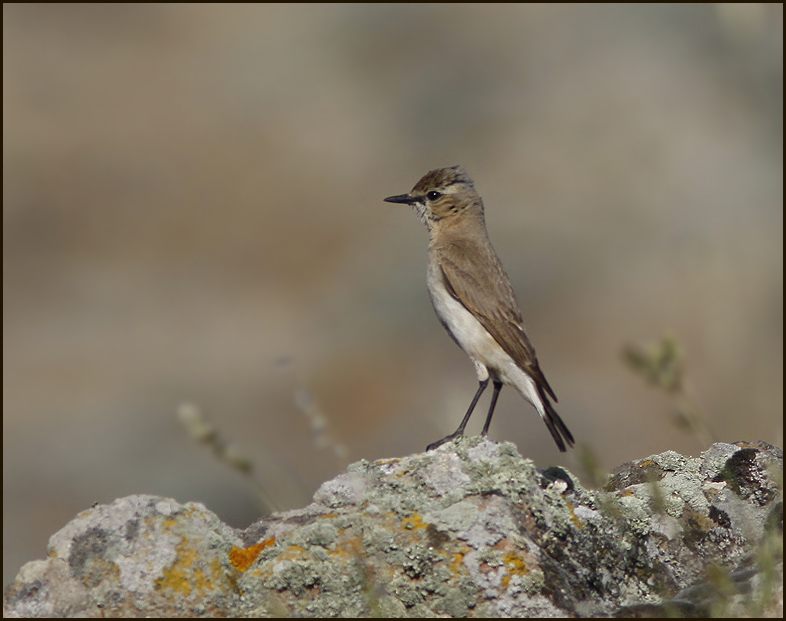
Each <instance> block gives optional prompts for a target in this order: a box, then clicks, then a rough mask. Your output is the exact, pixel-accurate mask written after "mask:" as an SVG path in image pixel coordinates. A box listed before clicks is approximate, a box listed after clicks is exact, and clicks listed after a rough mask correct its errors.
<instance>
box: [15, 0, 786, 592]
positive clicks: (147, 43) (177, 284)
mask: <svg viewBox="0 0 786 621" xmlns="http://www.w3.org/2000/svg"><path fill="white" fill-rule="evenodd" d="M782 11H783V9H782V5H761V4H746V5H711V4H707V5H685V4H680V5H635V6H631V5H613V6H598V5H534V6H531V5H504V6H494V5H478V6H472V5H427V6H418V5H406V6H403V5H374V6H368V5H318V6H308V5H306V6H303V5H295V6H266V5H261V6H225V5H221V6H205V5H165V6H163V5H133V6H131V5H126V6H122V5H121V6H115V5H112V6H108V5H104V6H102V5H83V6H73V5H70V6H69V5H51V6H41V5H38V6H37V5H4V7H3V294H4V297H3V331H4V341H3V406H4V416H3V432H4V433H3V468H4V470H3V473H4V476H3V491H4V496H3V513H4V520H3V545H4V554H3V557H4V559H3V560H4V564H3V572H4V573H3V580H4V583H7V582H8V581H9V580H11V579H12V578H13V576H14V573H15V572H16V571H17V570H18V569H19V567H20V565H21V564H22V563H23V562H25V561H27V560H31V559H33V558H41V557H43V556H44V555H45V554H46V543H47V537H48V535H49V534H51V533H53V532H54V531H55V530H57V529H58V528H60V527H62V526H63V525H64V524H65V523H66V522H67V521H68V520H69V519H71V518H72V517H73V516H74V515H75V514H76V513H77V512H79V511H81V510H83V509H85V508H87V507H89V506H90V504H91V503H93V502H95V501H98V502H110V501H112V500H113V499H114V498H117V497H120V496H124V495H127V494H132V493H140V492H145V493H153V494H161V495H166V496H173V497H175V498H176V499H178V500H179V501H182V502H185V501H189V500H194V501H201V502H204V503H205V504H206V505H207V506H208V507H209V508H211V509H213V510H214V511H216V512H217V513H218V514H219V515H220V516H221V517H222V518H224V519H225V520H226V521H228V522H229V523H230V524H233V525H236V526H246V525H248V524H249V523H250V522H251V521H252V520H253V519H254V518H255V517H257V516H258V507H257V504H256V503H255V499H254V493H253V490H252V489H251V488H250V486H249V485H248V483H247V482H246V481H245V480H244V479H243V478H242V477H240V476H239V475H238V474H237V473H235V472H233V471H231V470H229V469H228V468H226V467H225V466H223V465H222V464H219V463H217V462H216V461H215V460H214V459H213V458H212V457H211V456H210V454H209V453H208V452H206V451H205V450H204V449H203V448H202V447H199V446H196V445H195V444H194V443H193V442H192V441H191V440H190V439H189V437H188V435H187V433H186V432H185V430H184V429H183V428H181V426H180V425H179V423H178V422H177V419H176V416H175V411H176V408H177V406H178V404H180V403H182V402H184V401H188V402H191V403H194V404H197V405H198V406H199V407H201V408H202V410H203V411H204V412H205V414H206V415H207V416H208V417H209V418H210V419H211V420H212V421H213V422H214V423H215V424H216V425H217V426H218V427H219V428H220V429H221V431H222V433H223V434H224V436H225V437H227V438H228V439H231V440H233V441H234V443H235V444H236V446H237V447H238V448H239V449H240V450H242V451H244V452H245V453H247V454H248V455H249V456H250V457H251V458H252V459H253V460H254V461H255V463H256V464H257V468H258V473H259V476H260V478H261V480H262V481H263V484H264V485H265V487H266V489H267V490H268V492H269V493H270V494H271V495H272V496H273V497H275V498H276V500H277V501H278V502H279V503H280V504H281V505H282V506H283V507H285V508H291V507H296V506H302V505H305V504H307V503H308V502H309V500H310V496H311V494H312V493H313V492H314V490H315V489H316V487H317V486H318V485H319V484H320V483H321V482H322V481H324V480H326V479H328V478H330V477H332V476H334V475H335V474H337V473H338V472H340V471H341V470H342V469H343V468H344V467H345V466H346V464H347V463H349V462H351V461H356V460H358V459H361V458H364V459H369V460H372V459H378V458H383V457H393V456H397V455H403V454H409V453H413V452H417V451H421V450H423V449H424V447H425V446H426V444H428V443H429V442H432V441H433V440H435V439H437V438H440V437H442V436H444V435H445V434H447V433H448V432H451V431H453V430H454V429H455V426H456V425H457V424H458V422H459V420H460V418H461V415H462V414H463V412H464V410H465V408H466V406H467V404H468V402H469V400H470V398H471V396H472V394H473V393H474V391H475V388H476V381H475V376H474V371H473V369H472V366H471V364H470V363H469V361H468V360H467V359H466V357H465V356H464V354H463V353H462V352H461V351H460V350H459V349H458V348H457V347H456V346H455V345H454V344H453V343H452V342H451V340H450V339H449V338H448V336H447V335H446V334H445V332H444V331H443V329H442V328H441V327H440V325H439V323H438V322H437V319H436V317H435V316H434V314H433V311H432V309H431V306H430V303H429V301H428V297H427V293H426V288H425V250H426V239H427V237H426V231H425V229H424V227H423V226H422V225H421V224H420V223H419V222H418V221H417V220H416V218H415V216H414V214H413V213H412V212H411V211H410V210H408V209H407V208H403V207H397V206H393V205H390V204H386V203H383V202H382V198H383V197H385V196H389V195H391V194H399V193H403V192H407V191H408V190H409V189H410V188H411V187H412V185H414V183H415V182H416V181H417V180H418V178H419V177H420V176H421V175H422V174H424V173H425V172H426V171H428V170H429V169H432V168H436V167H442V166H452V165H455V164H461V165H463V166H464V167H465V168H466V169H467V171H468V172H469V173H470V175H472V176H473V177H474V179H475V182H476V186H477V188H478V190H479V191H480V193H481V194H482V196H483V197H484V199H485V202H486V210H487V222H488V228H489V232H490V235H491V238H492V240H493V242H494V244H495V246H496V248H497V251H498V253H499V254H500V256H501V258H502V260H503V262H504V264H505V266H506V268H507V270H508V272H509V274H510V276H511V279H512V281H513V285H514V287H515V289H516V291H517V294H518V297H519V300H520V302H521V304H522V307H523V311H524V317H525V321H526V323H527V325H528V330H529V332H530V333H531V336H532V338H533V341H534V343H535V346H536V347H537V350H538V354H539V358H540V361H541V364H542V366H543V368H544V370H545V372H546V375H547V376H548V378H549V381H550V383H551V384H552V385H553V387H554V389H555V391H556V392H557V395H558V396H559V397H560V402H559V408H558V409H559V411H560V412H561V414H562V416H563V417H564V418H565V420H566V421H567V423H568V425H569V426H570V428H571V429H572V431H573V433H574V435H575V436H576V438H577V440H578V441H579V442H580V443H582V444H584V445H587V446H589V447H591V448H592V449H593V450H594V451H595V452H596V454H597V455H598V456H599V458H600V460H601V466H602V467H604V468H611V467H614V466H616V465H618V464H620V463H622V462H624V461H626V460H630V459H633V458H638V457H643V456H646V455H649V454H652V453H656V452H662V451H665V450H668V449H673V450H676V451H680V452H684V453H690V454H694V455H695V454H698V452H699V451H700V450H702V447H701V445H700V444H699V443H698V442H697V441H696V439H695V438H694V437H693V436H691V435H690V434H686V433H684V432H682V431H680V430H679V429H676V428H675V427H674V426H673V425H671V424H670V423H669V418H668V417H669V410H670V407H671V403H672V402H671V401H670V400H669V399H668V398H667V397H666V396H665V395H664V394H662V393H659V392H658V391H657V390H655V389H653V388H651V387H649V386H647V385H646V384H645V383H644V382H643V381H642V379H641V378H640V377H638V376H636V375H634V374H633V373H631V371H630V370H629V369H628V368H626V367H625V366H624V365H623V363H622V362H621V358H620V352H621V350H622V348H623V346H624V345H625V344H626V343H630V342H646V341H654V340H656V339H658V338H659V337H660V336H661V335H663V334H664V333H671V334H673V335H674V336H675V337H676V338H677V339H678V340H679V342H680V343H681V344H682V345H683V346H684V348H685V350H686V352H687V364H688V377H689V380H690V389H691V391H692V393H693V395H694V396H695V398H696V399H697V401H698V402H699V403H700V404H701V406H702V407H703V410H704V412H705V414H706V417H707V421H708V424H709V426H710V428H711V430H712V432H713V433H714V437H715V439H716V440H720V441H735V440H740V439H747V440H759V439H761V440H766V441H768V442H772V443H776V444H779V445H782V403H783V395H782V373H783V364H782V337H783V330H782V322H783V298H782V295H783V290H782V274H783V272H782V265H783V263H782V240H783V237H782V230H783V229H782V205H783V181H782V179H783V177H782V167H783V161H782V130H783V126H782V57H783V50H782V36H783V34H782V25H783V14H782ZM298 394H300V395H301V396H302V395H308V396H309V397H310V399H311V400H312V401H311V405H310V406H308V407H306V408H304V407H303V405H302V403H301V404H300V406H299V405H298V404H297V403H296V395H298ZM301 401H302V399H301ZM487 403H488V396H486V397H485V399H484V400H483V401H482V402H481V405H480V406H479V407H480V409H479V411H480V412H481V413H480V414H476V417H477V420H474V421H473V422H472V423H471V424H470V431H471V432H472V433H477V432H478V430H479V428H480V426H481V424H482V419H483V412H484V411H485V408H486V406H487ZM304 410H309V411H316V410H319V411H320V412H321V413H322V414H323V415H324V417H325V419H326V421H327V432H328V434H329V435H330V436H331V437H332V438H333V440H334V442H335V443H339V444H342V445H344V446H345V447H346V451H347V453H346V457H345V458H342V457H340V456H337V455H336V454H335V452H334V451H333V450H332V448H331V447H330V446H327V447H321V446H318V445H317V444H316V442H315V438H314V435H313V430H312V425H311V423H310V422H309V418H308V417H307V416H306V413H305V411H304ZM491 437H492V438H494V439H506V440H511V441H513V442H515V443H516V444H517V446H518V448H519V450H520V451H521V452H522V453H523V454H524V455H527V456H530V457H532V458H533V459H534V460H535V461H536V463H537V464H538V465H539V466H542V467H545V466H548V465H551V464H563V465H565V466H567V467H576V466H577V463H576V453H575V452H574V453H569V454H566V455H562V454H560V453H558V452H557V450H556V448H555V446H554V445H553V443H552V441H551V438H550V436H549V434H548V432H547V430H546V428H545V426H544V425H543V424H542V423H541V422H540V421H539V420H538V418H537V416H536V414H535V413H534V410H533V409H532V408H531V407H530V406H528V405H527V404H525V403H524V402H523V401H522V400H521V399H520V397H518V396H517V395H516V394H515V393H514V392H513V391H512V390H510V389H507V390H505V391H503V393H502V396H501V400H500V405H499V407H498V409H497V414H496V415H495V421H494V423H493V425H492V428H491Z"/></svg>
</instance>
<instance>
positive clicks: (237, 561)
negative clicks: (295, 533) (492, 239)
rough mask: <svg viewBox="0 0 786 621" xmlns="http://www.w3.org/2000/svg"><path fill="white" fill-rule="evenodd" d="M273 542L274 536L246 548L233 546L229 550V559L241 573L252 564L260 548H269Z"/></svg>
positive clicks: (260, 550) (274, 540)
mask: <svg viewBox="0 0 786 621" xmlns="http://www.w3.org/2000/svg"><path fill="white" fill-rule="evenodd" d="M275 542H276V538H275V537H270V538H269V539H265V540H264V541H262V542H260V543H257V544H255V545H253V546H250V547H248V548H236V547H233V548H232V549H231V550H230V551H229V561H230V562H231V563H232V565H234V566H235V568H236V569H237V570H238V571H239V572H241V573H242V572H244V571H246V570H247V569H248V568H249V567H251V565H253V564H254V561H255V560H257V557H258V556H259V554H260V553H261V552H262V550H264V549H265V548H269V547H270V546H272V545H273V544H274V543H275Z"/></svg>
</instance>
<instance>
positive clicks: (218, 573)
mask: <svg viewBox="0 0 786 621" xmlns="http://www.w3.org/2000/svg"><path fill="white" fill-rule="evenodd" d="M199 558H200V557H199V553H198V551H197V550H196V549H195V548H194V547H193V546H191V545H190V543H189V541H188V539H187V538H186V537H183V541H181V542H180V543H179V544H178V546H177V557H176V558H175V561H174V562H173V563H172V564H171V565H170V566H169V567H167V568H166V569H164V571H163V572H162V575H161V577H160V578H159V579H158V580H156V582H155V588H156V590H157V591H162V590H169V591H175V592H178V593H182V594H183V595H191V591H192V590H193V591H196V592H197V593H198V594H200V595H203V594H204V593H205V591H206V590H207V589H208V588H210V587H212V586H214V585H216V583H217V582H219V581H221V579H222V578H223V577H224V572H223V570H222V568H221V563H220V562H219V561H218V559H213V560H212V561H211V562H210V575H207V574H206V573H205V570H204V569H203V568H202V567H200V566H199V565H197V566H194V565H195V563H197V561H198V560H199Z"/></svg>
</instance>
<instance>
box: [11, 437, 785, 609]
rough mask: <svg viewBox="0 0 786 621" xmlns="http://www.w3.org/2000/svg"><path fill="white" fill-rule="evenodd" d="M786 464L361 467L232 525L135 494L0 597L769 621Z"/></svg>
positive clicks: (489, 453) (75, 528) (91, 515)
mask: <svg viewBox="0 0 786 621" xmlns="http://www.w3.org/2000/svg"><path fill="white" fill-rule="evenodd" d="M782 472H783V454H782V451H781V450H780V449H778V448H776V447H773V446H770V445H768V444H764V443H753V444H751V443H744V442H738V443H736V444H715V445H713V446H712V447H711V448H710V449H709V450H707V451H705V452H704V453H702V455H701V456H700V457H699V458H692V457H685V456H683V455H679V454H677V453H674V452H672V451H667V452H666V453H662V454H660V455H654V456H652V457H649V458H647V459H643V460H640V461H636V462H631V463H629V464H625V465H623V466H621V467H619V468H617V469H616V470H615V471H614V472H613V473H612V475H611V476H610V477H609V480H608V482H607V485H606V487H605V489H604V490H597V491H592V490H587V489H585V488H583V487H582V486H581V484H580V483H579V482H578V480H577V479H576V477H574V476H573V475H572V474H570V473H568V472H566V471H565V470H562V469H560V468H551V469H549V470H547V471H544V472H540V471H538V470H537V469H536V468H535V467H534V465H533V464H532V462H531V461H530V460H527V459H523V458H522V457H521V456H520V455H519V454H518V453H517V452H516V449H515V447H514V446H513V445H512V444H510V443H501V444H497V443H494V442H491V441H489V440H486V439H482V438H478V437H475V438H467V439H462V440H459V441H456V442H453V443H450V444H446V445H443V446H442V447H440V448H438V449H436V450H434V451H431V452H428V453H422V454H417V455H412V456H409V457H405V458H400V459H386V460H379V461H376V462H373V463H369V462H366V461H360V462H358V463H355V464H352V465H351V466H350V467H349V468H348V469H347V472H346V473H344V474H341V475H339V476H338V477H336V478H335V479H333V480H331V481H328V482H326V483H324V484H323V485H322V486H321V487H320V489H319V490H318V491H317V492H316V494H315V495H314V503H313V504H311V505H309V506H308V507H306V508H304V509H299V510H294V511H288V512H285V513H277V514H274V515H272V516H269V517H266V518H263V519H261V520H259V521H258V522H256V523H255V524H253V525H252V526H250V527H249V528H247V529H246V530H244V531H238V530H235V529H232V528H230V527H228V526H226V525H225V524H223V523H222V522H221V521H220V520H219V519H218V518H217V517H216V516H215V515H214V514H213V513H211V512H210V511H208V510H207V509H206V508H205V507H203V506H202V505H200V504H196V503H187V504H185V505H180V504H178V503H177V502H175V501H173V500H170V499H166V498H159V497H154V496H131V497H128V498H123V499H120V500H117V501H115V502H114V503H112V504H110V505H103V506H97V507H95V508H93V509H90V510H87V511H84V512H83V513H81V514H79V515H78V516H77V517H76V518H75V519H74V520H73V521H72V522H70V523H69V524H68V525H67V526H66V527H65V528H63V529H62V530H60V531H59V532H58V533H56V534H55V535H53V536H52V538H51V539H50V542H49V558H48V559H46V560H44V561H33V562H31V563H28V564H26V565H25V566H24V567H22V569H21V570H20V572H19V574H18V575H17V578H16V582H14V583H13V584H11V585H10V586H9V587H8V589H7V590H6V593H5V603H4V606H5V607H4V613H5V616H9V617H21V616H58V617H60V616H65V617H68V616H71V617H74V616H186V615H187V616H245V617H248V616H379V615H381V616H396V617H400V616H417V617H425V616H452V617H463V616H476V617H479V616H504V617H521V616H645V617H646V616H664V615H675V614H678V615H687V616H706V615H709V614H712V615H726V616H729V615H746V616H756V615H765V616H782V612H783V604H782V601H783V573H782V559H781V557H780V554H781V553H782V533H783V504H782V503H783V501H782V491H781V489H780V487H779V482H780V481H782Z"/></svg>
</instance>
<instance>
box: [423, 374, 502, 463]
mask: <svg viewBox="0 0 786 621" xmlns="http://www.w3.org/2000/svg"><path fill="white" fill-rule="evenodd" d="M488 385H489V381H488V379H485V380H483V381H482V382H480V386H478V391H477V392H476V393H475V396H474V397H472V403H470V404H469V409H468V410H467V413H466V414H464V419H463V420H462V421H461V424H460V425H459V426H458V429H456V431H454V432H453V433H451V434H450V435H449V436H445V437H444V438H442V439H441V440H437V441H436V442H432V443H431V444H429V445H428V446H427V447H426V450H427V451H430V450H432V449H435V448H437V447H438V446H442V445H443V444H445V442H450V441H451V440H453V439H455V438H458V437H459V436H463V435H464V427H466V426H467V422H468V421H469V417H470V416H472V410H474V409H475V406H476V405H477V403H478V399H480V395H482V394H483V391H484V390H486V386H488ZM496 386H497V383H496V382H494V396H495V397H496V395H497V393H498V392H499V389H498V388H497V387H496ZM500 387H502V385H501V384H500ZM494 400H495V401H496V399H494ZM492 406H493V402H492ZM492 409H493V407H492ZM487 422H488V421H487Z"/></svg>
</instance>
